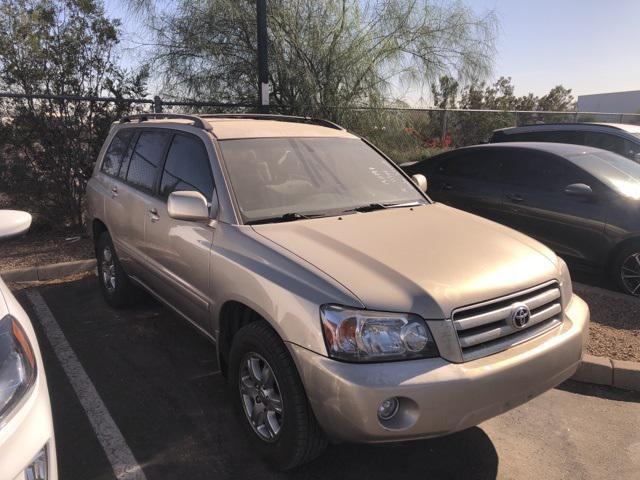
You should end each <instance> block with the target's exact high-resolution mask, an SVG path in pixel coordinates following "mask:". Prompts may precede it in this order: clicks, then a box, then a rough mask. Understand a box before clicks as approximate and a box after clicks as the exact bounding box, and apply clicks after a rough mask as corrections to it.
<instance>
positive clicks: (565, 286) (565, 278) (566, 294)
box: [558, 258, 573, 309]
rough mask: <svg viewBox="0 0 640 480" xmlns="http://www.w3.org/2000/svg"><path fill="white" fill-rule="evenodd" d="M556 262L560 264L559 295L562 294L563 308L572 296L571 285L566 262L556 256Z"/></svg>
mask: <svg viewBox="0 0 640 480" xmlns="http://www.w3.org/2000/svg"><path fill="white" fill-rule="evenodd" d="M558 263H559V264H560V295H561V296H562V308H563V309H565V308H567V305H569V302H570V301H571V297H572V296H573V285H572V284H571V274H570V273H569V267H567V264H566V262H565V261H564V260H562V259H561V258H558Z"/></svg>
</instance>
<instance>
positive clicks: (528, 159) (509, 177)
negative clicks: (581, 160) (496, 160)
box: [503, 152, 590, 192]
mask: <svg viewBox="0 0 640 480" xmlns="http://www.w3.org/2000/svg"><path fill="white" fill-rule="evenodd" d="M503 171H504V179H505V183H506V184H507V185H509V186H516V187H518V186H520V187H526V188H530V189H532V190H544V191H548V192H558V191H560V190H562V189H564V187H566V186H567V185H570V184H572V183H589V182H590V180H589V178H588V176H587V175H586V174H585V173H584V172H583V171H582V170H580V169H579V168H577V167H575V166H574V165H573V164H571V163H570V162H568V161H567V160H565V159H564V158H561V157H556V156H551V155H544V154H540V153H537V152H522V153H521V154H519V155H513V156H512V157H511V158H509V159H508V160H506V161H505V162H504V168H503Z"/></svg>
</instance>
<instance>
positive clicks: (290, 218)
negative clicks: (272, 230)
mask: <svg viewBox="0 0 640 480" xmlns="http://www.w3.org/2000/svg"><path fill="white" fill-rule="evenodd" d="M323 216H324V214H322V213H308V214H304V213H298V212H289V213H285V214H284V215H278V216H275V217H265V218H258V219H256V220H250V221H248V222H246V225H260V224H262V223H283V222H295V221H296V220H306V219H308V218H318V217H323Z"/></svg>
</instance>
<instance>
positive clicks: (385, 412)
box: [378, 397, 400, 420]
mask: <svg viewBox="0 0 640 480" xmlns="http://www.w3.org/2000/svg"><path fill="white" fill-rule="evenodd" d="M399 406H400V402H398V399H397V398H396V397H391V398H387V399H386V400H385V401H384V402H382V403H381V404H380V406H379V407H378V418H379V419H380V420H389V419H391V418H393V416H394V415H395V414H396V413H398V407H399Z"/></svg>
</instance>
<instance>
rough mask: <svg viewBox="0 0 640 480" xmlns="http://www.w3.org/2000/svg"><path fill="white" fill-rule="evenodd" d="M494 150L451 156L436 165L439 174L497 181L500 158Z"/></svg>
mask: <svg viewBox="0 0 640 480" xmlns="http://www.w3.org/2000/svg"><path fill="white" fill-rule="evenodd" d="M498 157H499V154H498V152H495V151H489V150H487V151H480V150H476V151H472V152H464V153H463V154H461V155H457V156H452V157H449V158H448V159H446V160H445V161H443V162H442V163H440V165H438V172H437V173H439V174H440V175H445V176H447V177H457V178H468V179H472V180H484V181H488V182H497V181H498V180H499V170H500V160H499V158H498Z"/></svg>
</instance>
